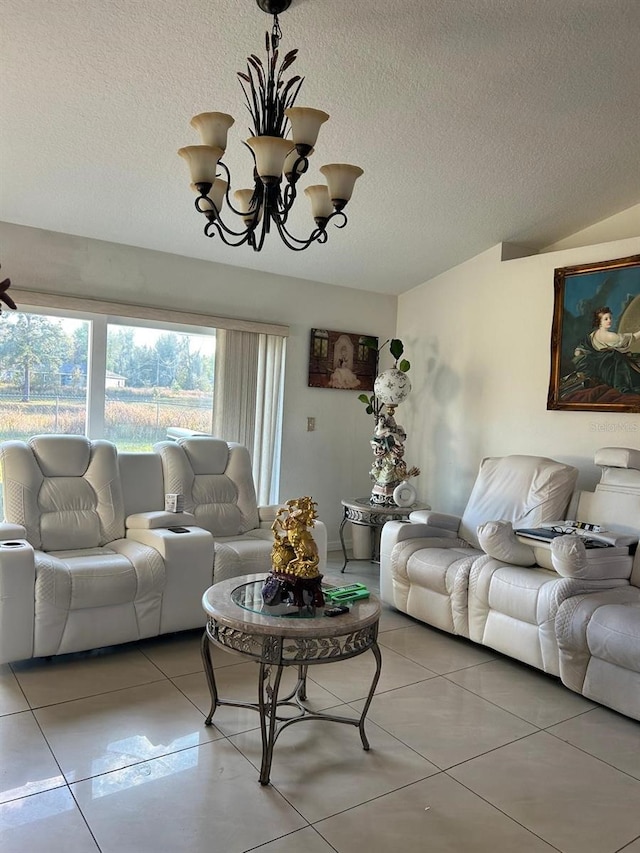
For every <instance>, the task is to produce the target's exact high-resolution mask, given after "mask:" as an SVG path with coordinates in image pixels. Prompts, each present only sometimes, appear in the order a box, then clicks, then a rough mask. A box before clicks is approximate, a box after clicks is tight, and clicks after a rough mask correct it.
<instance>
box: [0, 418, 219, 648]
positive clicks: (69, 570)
mask: <svg viewBox="0 0 640 853" xmlns="http://www.w3.org/2000/svg"><path fill="white" fill-rule="evenodd" d="M0 463H1V465H2V474H3V478H2V479H3V488H4V507H5V517H6V519H7V521H8V522H9V523H8V524H3V525H0V539H1V540H2V541H1V542H0V662H2V663H5V662H9V661H14V660H21V659H24V658H30V657H41V656H50V655H57V654H64V653H67V652H77V651H82V650H85V649H92V648H98V647H101V646H108V645H115V644H117V643H124V642H128V641H131V640H137V639H141V638H143V637H152V636H155V635H157V634H162V633H166V632H169V631H179V630H184V629H186V628H193V627H197V626H198V625H202V624H203V616H202V608H201V597H202V593H203V591H204V590H205V589H206V588H207V587H208V586H210V585H211V579H212V565H213V541H212V538H211V536H210V534H209V533H207V532H205V531H199V530H197V529H195V528H192V529H190V533H189V535H188V536H178V534H176V533H173V532H171V531H170V530H168V529H167V528H168V526H169V525H171V524H176V523H177V524H180V523H184V522H185V521H187V522H188V521H189V517H188V516H179V517H176V516H173V515H172V514H169V513H164V512H157V513H151V514H150V515H151V516H153V519H154V521H153V523H154V524H156V525H157V526H158V529H157V530H148V531H143V533H144V536H143V537H142V538H143V539H144V540H145V541H137V536H136V534H137V531H136V530H135V529H130V530H127V529H126V524H127V523H129V524H131V525H132V526H134V527H135V525H136V523H137V522H139V521H140V520H141V516H138V517H137V518H136V517H132V518H129V519H127V518H126V516H125V502H124V497H123V491H122V485H121V481H120V476H119V470H118V458H117V452H116V448H115V446H114V445H113V444H111V443H109V442H107V441H90V440H89V439H87V438H84V437H82V436H71V435H41V436H35V437H33V438H31V439H30V440H29V441H28V442H23V441H7V442H4V443H3V444H2V445H1V446H0ZM149 523H151V522H149ZM143 526H144V525H143ZM163 539H165V540H166V541H165V542H164V543H163Z"/></svg>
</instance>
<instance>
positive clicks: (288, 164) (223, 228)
mask: <svg viewBox="0 0 640 853" xmlns="http://www.w3.org/2000/svg"><path fill="white" fill-rule="evenodd" d="M256 2H257V4H258V6H259V7H260V8H261V9H262V10H263V11H265V12H267V13H268V14H270V15H273V26H272V29H271V32H270V33H269V32H267V33H266V39H265V42H266V51H267V58H266V62H263V61H262V60H261V59H260V58H259V57H257V56H256V55H255V54H251V56H249V57H248V58H247V70H246V72H244V71H240V72H238V78H239V80H240V85H241V87H242V90H243V92H244V97H245V105H246V107H247V110H248V111H249V115H250V116H251V121H252V127H250V129H249V133H250V136H249V138H248V139H247V140H246V142H245V143H244V144H245V146H246V148H247V149H248V151H249V153H250V155H251V159H252V161H253V172H252V183H251V186H250V187H248V188H243V189H237V190H235V191H233V192H232V191H231V174H230V172H229V169H228V168H227V166H226V165H225V163H224V159H223V158H224V155H225V152H226V149H227V134H228V131H229V128H230V127H231V126H232V125H233V124H234V119H233V118H232V117H231V116H230V115H227V114H226V113H216V112H207V113H200V114H199V115H196V116H194V117H193V118H192V119H191V126H192V127H193V128H194V129H195V130H196V131H198V133H199V134H200V142H201V144H200V145H188V146H186V147H185V148H180V150H179V151H178V154H179V155H180V156H181V157H182V158H184V160H185V161H186V162H187V165H188V166H189V170H190V173H191V189H192V190H193V191H194V192H195V194H196V200H195V206H196V210H197V211H198V213H199V214H201V215H203V216H204V217H205V219H206V224H205V226H204V233H205V235H206V236H207V237H214V236H216V235H218V236H219V237H220V238H221V239H222V240H223V242H224V243H226V244H227V245H228V246H242V245H244V244H245V243H246V244H247V245H249V246H251V247H252V248H253V249H254V250H255V251H256V252H259V251H260V250H261V249H262V247H263V245H264V242H265V238H266V236H267V234H269V233H270V232H271V231H272V230H273V231H277V232H278V234H279V235H280V238H281V239H282V241H283V242H284V243H285V245H286V246H287V247H288V248H289V249H293V250H294V251H302V250H303V249H306V248H308V247H309V246H310V245H311V244H312V243H326V242H327V238H328V234H327V226H328V225H329V223H330V222H333V224H334V225H336V226H337V227H338V228H344V227H345V225H346V224H347V217H346V215H345V213H344V208H345V207H346V205H347V203H348V201H349V199H350V198H351V195H352V193H353V188H354V184H355V182H356V180H357V179H358V178H359V177H360V175H362V174H363V172H362V169H360V168H359V167H358V166H352V165H350V164H348V163H332V164H329V165H326V166H321V167H320V173H321V174H322V175H323V177H324V179H325V180H326V183H325V184H314V185H312V186H308V187H306V189H305V191H304V193H305V195H306V196H307V198H308V200H309V202H310V205H311V217H312V218H313V221H314V223H315V224H314V225H313V226H311V232H310V234H309V236H308V237H307V238H305V239H299V238H297V237H294V236H293V234H291V232H290V231H289V230H288V226H287V223H288V218H289V213H290V212H291V210H292V208H293V206H294V203H295V202H296V199H297V198H298V180H299V179H300V177H301V176H302V175H304V174H305V173H306V172H307V170H308V168H309V158H310V157H311V155H312V154H313V153H314V150H315V145H316V142H317V139H318V135H319V133H320V128H321V127H322V125H323V124H324V122H326V121H327V120H328V118H329V116H328V115H327V113H325V112H322V110H316V109H312V108H311V107H298V106H295V102H296V99H297V97H298V94H299V91H300V87H301V85H302V83H303V80H304V78H302V77H300V76H298V75H293V76H292V77H289V79H285V77H284V72H286V71H287V69H288V68H290V66H291V65H292V64H293V63H294V62H295V60H296V57H297V54H298V51H297V49H294V50H291V51H289V52H288V53H286V54H284V56H283V57H282V60H281V61H280V53H279V50H278V47H279V44H280V39H281V37H282V31H281V29H280V23H279V21H278V14H279V13H280V12H283V11H284V10H285V9H287V8H288V7H289V5H290V3H291V0H256ZM229 212H230V213H231V214H233V215H234V216H235V217H237V219H235V223H237V224H235V227H230V225H229V224H228V219H229V217H228V213H229ZM232 219H233V218H232Z"/></svg>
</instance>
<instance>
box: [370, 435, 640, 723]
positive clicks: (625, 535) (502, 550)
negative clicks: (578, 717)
mask: <svg viewBox="0 0 640 853" xmlns="http://www.w3.org/2000/svg"><path fill="white" fill-rule="evenodd" d="M596 464H598V465H600V466H602V470H603V473H602V480H601V483H600V484H599V485H598V487H597V488H596V490H595V492H586V491H578V492H576V493H575V494H574V495H573V497H572V496H571V493H572V491H573V488H574V486H575V481H576V475H577V472H576V471H575V469H573V468H571V467H570V466H565V465H561V464H560V463H557V462H554V461H553V460H549V459H542V458H538V457H526V456H516V457H513V456H512V457H503V458H502V459H485V460H483V462H482V464H481V466H480V471H479V474H478V478H477V480H476V483H475V485H474V488H473V492H472V494H471V497H470V499H469V502H468V504H467V507H466V509H465V512H464V514H463V516H462V518H458V517H456V516H450V515H443V514H440V513H434V512H416V513H412V514H411V515H410V517H409V521H408V522H388V523H387V524H386V525H385V527H384V528H383V532H382V538H381V566H380V589H381V595H382V598H383V600H385V601H387V602H388V603H390V604H392V605H393V606H395V607H396V608H397V609H399V610H401V611H403V612H405V613H408V614H409V615H411V616H413V617H415V618H417V619H420V620H422V621H424V622H427V623H428V624H430V625H433V626H435V627H437V628H440V629H442V630H445V631H449V632H451V633H455V634H459V635H461V636H465V637H468V638H469V639H471V640H473V641H474V642H477V643H481V644H483V645H486V646H489V647H491V648H494V649H496V650H498V651H500V652H502V653H504V654H507V655H509V656H511V657H514V658H516V659H518V660H521V661H523V662H525V663H527V664H530V665H531V666H534V667H537V668H538V669H541V670H543V671H545V672H548V673H550V674H553V675H561V676H562V678H563V680H565V679H567V678H568V676H567V674H566V673H567V672H569V669H570V668H571V667H570V665H569V664H568V662H567V660H568V656H569V655H573V657H572V661H573V663H572V666H573V669H574V673H575V672H576V671H577V670H576V665H575V662H576V660H577V659H578V658H579V659H580V661H581V664H580V666H582V667H583V669H584V670H585V672H583V673H582V679H583V680H582V682H580V684H581V686H580V687H579V688H578V687H577V684H578V682H579V681H580V678H581V676H580V675H574V677H573V680H571V679H569V680H567V681H565V683H567V686H569V687H572V689H579V690H580V692H583V690H584V683H585V682H588V683H592V682H593V677H592V676H591V677H590V678H587V677H586V674H585V673H586V670H587V669H588V666H589V660H591V659H592V658H593V655H592V654H590V652H589V650H588V642H587V636H588V633H589V632H588V631H587V632H586V635H585V634H584V632H583V634H581V633H580V630H578V629H577V627H576V625H577V622H576V621H574V622H573V623H571V620H568V619H567V614H568V613H569V612H573V611H571V607H572V602H575V601H576V597H578V598H579V599H580V600H584V602H585V603H584V604H583V605H582V606H583V610H581V611H580V612H581V613H582V617H579V616H576V617H575V620H578V621H579V619H580V618H583V620H584V618H585V617H584V613H585V612H586V611H588V609H589V607H590V605H589V604H587V603H586V602H588V601H591V597H592V596H593V597H594V598H593V600H594V602H595V600H597V599H599V598H600V596H602V597H603V598H602V600H603V602H607V601H609V597H611V600H612V601H613V602H620V603H621V606H623V607H625V608H626V609H625V611H624V614H625V624H627V623H628V622H631V623H633V626H635V627H627V628H626V629H625V630H628V631H630V632H631V633H633V631H637V632H638V635H640V624H639V623H638V622H635V621H634V618H635V617H634V616H630V610H629V606H630V605H631V607H632V608H634V609H633V612H634V613H635V614H636V615H637V614H639V613H640V610H636V609H635V602H636V599H635V592H632V591H631V587H630V578H631V576H632V571H633V573H634V574H633V577H634V578H637V577H638V576H640V568H639V567H638V560H639V559H640V557H636V562H635V566H634V558H633V556H632V555H631V554H630V553H629V548H628V547H627V545H628V544H629V543H632V542H633V541H634V540H635V541H637V538H638V535H639V534H640V505H639V503H638V502H639V501H640V490H639V491H638V492H634V493H631V490H630V486H629V484H630V483H631V482H632V481H633V482H635V476H640V471H635V470H634V467H633V466H636V467H637V468H640V454H639V453H638V452H637V451H629V450H627V449H625V448H605V449H603V450H601V451H598V453H597V454H596ZM612 472H615V473H612ZM570 498H572V499H571V503H570V504H569V501H570ZM564 518H572V519H575V520H578V521H583V522H588V523H592V524H600V525H603V526H604V527H606V528H608V529H610V530H613V531H617V532H618V534H619V539H620V541H621V543H622V546H621V547H619V548H615V549H614V548H612V549H592V550H586V549H585V548H584V544H583V542H582V541H581V540H580V539H579V538H578V537H576V536H561V537H558V538H557V539H555V540H554V541H553V542H552V543H550V544H548V543H540V544H536V545H535V546H534V547H532V546H531V544H527V543H528V542H529V543H530V542H531V540H527V539H526V538H522V537H516V536H515V535H514V533H513V530H514V529H521V528H534V527H537V526H539V525H540V524H541V523H544V522H551V521H556V520H561V519H564ZM625 543H626V544H625ZM633 589H634V590H635V587H633ZM585 609H586V610H585ZM576 612H577V611H576ZM598 612H599V611H598V610H597V609H596V610H595V612H594V614H593V615H594V616H595V615H596V614H597V613H598ZM603 615H607V617H608V618H612V615H613V614H612V613H611V612H610V611H606V612H605V611H602V612H600V616H599V617H598V618H600V617H602V616H603ZM563 618H564V622H562V620H563ZM561 623H562V624H565V625H566V624H569V623H571V624H572V625H573V634H571V631H568V632H565V635H563V636H564V639H563V640H562V641H561V642H562V643H564V646H562V648H563V652H562V656H563V663H562V664H561V663H560V651H559V643H558V636H559V635H558V633H557V631H558V628H557V625H559V624H561ZM596 624H597V622H596V623H594V625H593V626H592V631H591V637H592V638H594V639H593V642H594V644H595V645H594V651H595V649H596V647H597V652H595V653H596V654H605V652H604V651H603V648H604V647H610V644H608V643H607V642H605V641H604V640H603V641H601V642H600V643H599V644H598V643H596V641H595V636H596V634H597V629H596V627H595V625H596ZM569 635H571V637H572V639H571V640H569ZM571 643H573V646H571ZM623 646H624V648H626V649H627V657H626V658H625V660H627V661H628V655H629V654H630V653H631V652H630V651H629V650H630V649H631V648H632V646H633V644H632V643H631V641H628V642H627V641H625V642H623ZM570 648H572V649H573V650H572V651H569V649H570ZM578 650H579V651H578ZM633 654H636V655H637V647H636V649H635V650H634V651H633ZM635 660H636V661H637V662H638V663H637V667H636V670H635V671H636V672H638V671H640V657H636V658H635ZM611 663H612V664H614V665H618V659H617V658H615V656H614V658H613V659H612V661H611ZM579 668H580V667H578V669H579ZM596 669H597V665H596V664H595V663H594V664H593V671H594V672H595V670H596ZM628 669H630V670H633V666H632V667H630V668H628ZM625 677H626V676H625ZM636 677H637V676H636ZM623 680H624V677H623ZM636 689H638V688H636ZM603 692H606V691H604V689H602V690H600V692H599V693H598V695H601V694H602V693H603ZM585 695H587V694H585ZM592 698H596V697H595V696H593V697H592ZM599 701H603V700H602V699H599ZM634 701H635V702H636V705H637V704H638V702H639V700H638V696H637V694H636V697H635V700H634ZM632 704H633V703H632ZM627 705H628V703H627ZM625 707H626V706H625ZM625 713H628V711H625ZM637 713H640V710H638V711H637Z"/></svg>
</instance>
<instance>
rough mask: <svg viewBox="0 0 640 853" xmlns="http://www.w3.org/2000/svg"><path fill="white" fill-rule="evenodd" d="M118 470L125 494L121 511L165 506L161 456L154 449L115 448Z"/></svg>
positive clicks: (129, 512) (147, 509)
mask: <svg viewBox="0 0 640 853" xmlns="http://www.w3.org/2000/svg"><path fill="white" fill-rule="evenodd" d="M118 470H119V472H120V482H121V483H122V495H123V498H124V515H125V518H127V516H129V515H134V514H135V513H138V512H154V511H157V510H163V509H164V496H165V489H164V481H163V477H162V460H161V459H160V457H159V456H158V454H157V453H152V452H151V451H149V452H148V453H146V452H144V451H140V452H127V451H119V452H118Z"/></svg>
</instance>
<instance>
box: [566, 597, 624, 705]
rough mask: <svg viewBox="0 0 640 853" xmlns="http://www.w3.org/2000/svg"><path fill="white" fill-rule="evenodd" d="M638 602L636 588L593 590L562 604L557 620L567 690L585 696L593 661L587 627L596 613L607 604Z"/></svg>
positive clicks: (568, 599)
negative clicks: (586, 677)
mask: <svg viewBox="0 0 640 853" xmlns="http://www.w3.org/2000/svg"><path fill="white" fill-rule="evenodd" d="M636 603H640V590H639V589H637V587H634V586H622V587H617V588H614V589H608V590H604V591H602V592H598V591H593V592H590V593H588V594H586V595H584V594H583V595H576V596H572V597H569V598H567V599H565V600H564V601H563V602H561V604H560V606H559V607H558V610H557V613H556V617H555V634H556V638H557V642H558V650H559V654H560V678H561V679H562V683H563V684H564V685H565V687H569V688H570V689H571V690H575V691H576V692H577V693H582V690H583V687H584V679H585V676H586V673H587V667H588V666H589V661H590V660H591V652H590V651H589V645H588V643H587V628H588V626H589V622H590V621H591V618H592V617H593V615H594V613H595V612H596V610H598V609H599V608H600V607H603V606H606V605H612V604H614V605H615V604H620V605H624V604H636Z"/></svg>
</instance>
